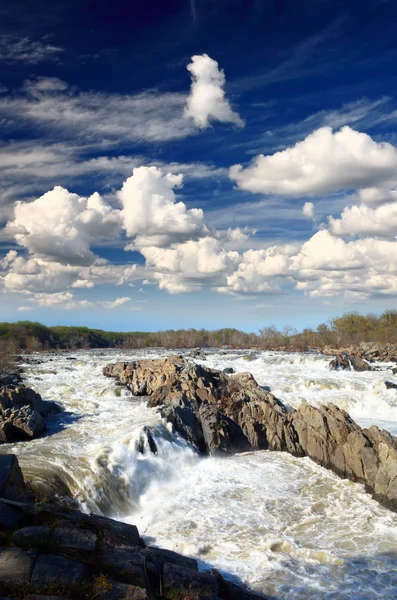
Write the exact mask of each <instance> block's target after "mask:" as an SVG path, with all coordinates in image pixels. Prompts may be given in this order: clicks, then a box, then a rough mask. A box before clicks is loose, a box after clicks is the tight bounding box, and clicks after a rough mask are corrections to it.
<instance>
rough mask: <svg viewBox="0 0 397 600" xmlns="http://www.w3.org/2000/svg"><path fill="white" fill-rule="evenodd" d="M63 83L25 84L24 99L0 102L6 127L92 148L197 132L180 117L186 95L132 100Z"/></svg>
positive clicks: (16, 97)
mask: <svg viewBox="0 0 397 600" xmlns="http://www.w3.org/2000/svg"><path fill="white" fill-rule="evenodd" d="M63 85H67V84H66V83H65V82H60V80H58V82H57V84H56V85H55V84H54V81H53V80H52V83H51V80H50V79H48V78H46V79H44V80H38V81H37V82H36V83H34V82H29V83H28V84H26V89H25V90H24V92H25V93H24V94H20V95H14V96H11V95H8V96H6V97H0V117H1V118H4V119H5V124H6V125H7V128H12V127H14V129H18V128H20V126H21V123H22V124H25V125H26V126H29V127H32V126H33V127H36V128H40V132H41V135H43V131H44V133H47V134H52V136H53V137H54V136H55V135H56V136H59V134H60V133H62V135H63V139H64V141H66V140H70V139H76V140H78V141H79V143H80V144H82V142H83V141H84V142H85V143H87V144H89V145H90V146H91V147H92V145H93V144H95V148H97V147H98V144H100V147H102V148H103V147H106V146H120V145H121V144H122V143H124V144H125V143H127V142H132V141H142V140H145V141H149V142H158V141H167V140H175V139H181V138H184V137H187V136H189V135H192V134H195V133H197V129H196V128H195V127H194V126H193V124H192V123H190V121H188V120H186V119H184V118H183V106H184V103H185V100H186V96H185V95H184V94H181V93H160V92H157V91H146V92H141V93H138V94H134V95H129V94H110V93H105V92H91V91H88V92H82V91H80V90H78V89H77V88H70V89H69V88H68V89H63Z"/></svg>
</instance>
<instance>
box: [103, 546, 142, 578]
mask: <svg viewBox="0 0 397 600" xmlns="http://www.w3.org/2000/svg"><path fill="white" fill-rule="evenodd" d="M143 550H144V549H143V548H140V547H139V546H136V547H135V548H134V547H132V548H105V549H104V550H103V551H102V552H101V553H100V558H99V561H98V562H99V564H100V566H101V568H102V569H103V571H104V572H105V573H107V574H108V575H110V576H111V577H114V578H115V579H117V580H118V581H121V582H122V583H129V584H132V585H136V586H138V587H145V579H144V554H143V552H142V551H143Z"/></svg>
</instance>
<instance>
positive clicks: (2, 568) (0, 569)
mask: <svg viewBox="0 0 397 600" xmlns="http://www.w3.org/2000/svg"><path fill="white" fill-rule="evenodd" d="M32 568H33V558H32V557H31V556H30V555H29V554H28V553H27V552H25V550H22V549H21V548H0V584H22V583H25V582H28V581H29V580H30V576H31V573H32Z"/></svg>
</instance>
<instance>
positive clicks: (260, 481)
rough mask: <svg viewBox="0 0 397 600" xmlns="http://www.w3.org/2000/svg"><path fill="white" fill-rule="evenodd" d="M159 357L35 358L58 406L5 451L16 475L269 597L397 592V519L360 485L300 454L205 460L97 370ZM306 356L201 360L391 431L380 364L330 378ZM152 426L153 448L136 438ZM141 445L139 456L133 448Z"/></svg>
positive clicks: (34, 368)
mask: <svg viewBox="0 0 397 600" xmlns="http://www.w3.org/2000/svg"><path fill="white" fill-rule="evenodd" d="M168 354H169V352H166V351H164V350H146V351H143V350H142V351H121V350H109V351H98V350H96V351H95V350H94V351H79V352H74V353H65V354H61V355H57V356H53V355H51V354H44V355H43V354H40V355H38V358H39V359H40V360H41V361H42V362H41V363H40V364H26V365H24V367H25V369H26V372H25V380H26V383H27V384H28V385H30V386H31V387H33V388H34V389H35V390H36V391H38V392H39V393H40V394H41V395H42V397H43V398H44V399H45V400H55V401H57V402H60V403H62V405H63V406H64V408H65V411H66V412H64V413H62V414H60V415H57V416H56V417H53V418H52V419H51V420H50V423H49V435H48V436H47V437H43V438H40V439H37V440H34V441H31V442H25V443H18V444H13V445H8V446H3V447H2V452H4V451H6V452H14V453H16V454H17V455H18V457H19V460H20V464H21V467H22V470H23V472H24V475H25V478H26V479H30V480H32V481H34V482H35V485H36V486H37V485H39V486H41V487H42V489H43V493H45V492H46V490H47V489H49V488H50V489H51V488H56V489H61V488H62V486H65V488H67V489H68V490H70V492H71V493H72V494H73V495H74V497H75V498H76V500H77V502H78V503H79V505H80V507H81V509H82V510H84V511H88V512H96V513H101V514H106V515H109V516H113V517H115V518H118V519H120V520H123V521H126V522H130V523H134V524H136V525H137V526H138V529H139V531H140V533H141V535H142V536H143V537H144V538H145V539H146V540H147V541H148V542H150V543H151V544H154V545H158V546H162V547H165V548H169V549H171V550H175V551H177V552H179V553H182V554H186V555H189V556H194V557H196V558H198V560H199V561H200V567H201V568H202V569H208V568H211V567H215V568H217V569H218V570H220V571H221V572H222V573H223V574H224V575H225V576H226V577H229V578H234V579H235V580H236V581H242V582H244V583H245V584H247V585H249V586H250V587H251V588H252V589H254V590H256V591H259V592H263V593H264V594H267V595H268V596H271V597H272V598H274V599H281V598H282V599H291V600H292V599H294V600H300V599H302V600H303V599H304V600H307V599H316V600H317V599H331V598H332V599H346V600H347V599H352V598H354V599H360V600H367V599H368V600H370V599H371V600H372V599H373V598H390V599H391V598H396V597H397V514H394V513H392V512H390V511H388V510H387V509H385V508H382V507H381V506H380V505H379V504H378V503H377V502H375V501H374V500H373V499H372V498H371V497H370V496H369V495H367V494H366V493H365V491H364V488H363V486H361V485H358V484H355V483H352V482H350V481H345V480H341V479H339V478H338V477H337V476H335V475H334V474H332V473H330V472H328V471H327V470H325V469H323V468H322V467H319V466H317V465H316V464H314V463H313V462H312V461H310V459H307V458H304V459H297V458H294V457H292V456H289V455H288V454H286V453H279V452H268V451H258V452H250V453H245V454H241V455H237V456H230V457H228V458H222V459H220V458H202V457H200V456H198V454H197V453H196V452H195V451H194V450H193V449H192V448H191V447H189V446H188V445H187V444H186V443H185V442H184V441H183V440H181V439H178V438H177V437H175V436H174V435H173V434H172V433H171V431H170V430H169V428H168V427H167V426H166V424H165V423H164V422H163V421H162V420H161V418H160V417H159V416H158V414H157V413H156V412H155V411H154V410H153V409H148V408H147V407H146V401H145V399H144V398H135V397H132V396H131V394H130V393H129V392H128V391H126V390H125V389H123V388H121V387H118V386H117V385H116V383H115V381H114V380H112V379H108V378H105V377H104V376H103V375H102V368H103V366H104V365H106V364H108V363H110V362H114V361H116V360H123V361H124V360H133V359H134V358H143V357H150V358H157V357H161V356H166V355H168ZM329 360H330V359H329V358H327V357H323V356H320V355H316V354H287V353H276V352H248V351H245V352H244V351H209V352H208V356H207V360H206V361H205V363H204V364H206V365H208V366H211V367H215V368H219V369H224V368H225V367H233V368H234V369H235V370H236V371H238V372H242V371H250V372H251V373H252V374H253V375H254V376H255V378H256V379H257V381H258V383H260V384H261V385H264V386H268V387H269V388H270V390H271V391H272V392H273V393H274V394H275V395H276V396H278V397H279V398H280V399H281V400H282V401H284V402H286V403H288V404H290V405H291V406H294V407H296V406H298V405H299V403H301V402H303V401H307V402H309V403H312V404H321V403H327V402H333V403H335V404H337V405H338V406H340V407H342V408H344V409H346V410H347V411H348V412H349V413H350V414H351V416H352V417H353V418H354V419H356V420H357V421H358V422H359V423H360V424H361V425H365V426H368V425H370V424H377V425H379V426H380V427H383V428H385V429H388V430H389V431H391V432H392V433H394V434H397V390H393V389H391V390H387V389H386V387H385V385H384V382H385V380H389V381H393V382H394V383H397V377H394V376H393V375H392V374H391V370H388V366H387V365H382V368H383V369H384V370H382V371H376V372H368V373H354V372H349V371H344V372H331V371H330V370H329V368H328V364H329ZM147 428H150V430H151V431H152V432H153V435H154V437H155V440H156V444H157V447H158V453H157V454H156V455H154V454H152V453H151V452H150V449H149V445H148V439H147V436H146V431H147ZM138 449H140V450H142V449H143V450H144V452H143V453H142V452H140V451H138Z"/></svg>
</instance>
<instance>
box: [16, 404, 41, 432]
mask: <svg viewBox="0 0 397 600" xmlns="http://www.w3.org/2000/svg"><path fill="white" fill-rule="evenodd" d="M11 419H12V421H11V422H12V435H13V438H14V439H16V440H18V439H23V438H26V439H33V438H37V437H39V436H40V435H42V434H43V433H44V432H45V430H46V425H45V423H44V419H43V417H42V416H41V414H40V413H39V412H38V411H37V410H33V409H32V408H30V407H29V406H23V407H22V408H21V409H19V410H18V412H17V416H16V417H14V418H12V417H11Z"/></svg>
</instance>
